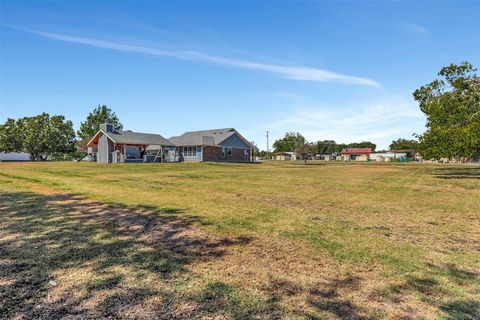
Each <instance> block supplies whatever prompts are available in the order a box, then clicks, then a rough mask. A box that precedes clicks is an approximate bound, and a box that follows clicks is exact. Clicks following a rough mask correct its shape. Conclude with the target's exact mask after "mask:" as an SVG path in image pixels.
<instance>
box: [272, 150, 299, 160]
mask: <svg viewBox="0 0 480 320" xmlns="http://www.w3.org/2000/svg"><path fill="white" fill-rule="evenodd" d="M298 158H299V155H298V154H297V153H296V152H277V153H275V155H274V159H275V160H279V161H289V160H297V159H298Z"/></svg>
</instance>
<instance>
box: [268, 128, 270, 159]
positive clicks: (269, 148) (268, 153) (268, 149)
mask: <svg viewBox="0 0 480 320" xmlns="http://www.w3.org/2000/svg"><path fill="white" fill-rule="evenodd" d="M269 156H270V145H269V144H268V131H267V158H268V157H269Z"/></svg>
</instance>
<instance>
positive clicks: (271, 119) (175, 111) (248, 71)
mask: <svg viewBox="0 0 480 320" xmlns="http://www.w3.org/2000/svg"><path fill="white" fill-rule="evenodd" d="M479 21H480V2H478V1H471V2H467V1H451V2H450V1H418V2H415V1H378V2H377V1H364V2H359V1H358V2H356V1H345V2H342V1H339V2H333V1H332V2H327V1H325V2H313V1H312V2H298V1H296V2H261V3H259V2H253V1H248V2H240V1H239V2H162V3H154V2H139V1H131V2H128V1H124V2H113V1H106V2H95V1H86V2H80V1H76V2H54V1H36V2H26V1H11V2H10V1H2V2H1V22H0V24H1V25H0V28H1V29H0V30H1V33H0V40H1V41H0V51H1V53H0V54H1V55H0V62H1V65H0V76H1V78H0V81H1V82H0V121H1V122H3V121H5V119H6V118H8V117H13V118H18V117H23V116H29V115H35V114H38V113H41V112H43V111H46V112H48V113H50V114H64V115H65V116H66V118H67V119H69V120H72V121H73V123H74V125H75V128H78V126H79V124H80V122H81V121H83V120H84V119H85V117H86V116H87V114H88V112H89V111H91V110H92V109H93V108H94V107H95V106H97V105H98V104H107V105H108V106H109V107H111V108H112V109H113V110H114V111H115V112H116V113H117V115H118V116H119V118H120V119H121V121H122V122H123V124H124V126H125V128H126V129H131V130H134V131H141V132H142V131H143V132H151V133H160V134H162V135H164V136H166V137H170V136H172V135H177V134H180V133H182V132H184V131H189V130H197V129H208V128H222V127H235V128H236V129H238V130H239V131H240V132H241V133H242V134H243V135H244V136H245V137H246V138H247V139H249V140H253V141H255V142H256V143H257V145H259V147H260V148H261V149H266V139H265V131H267V130H268V131H270V139H271V140H270V141H271V142H272V141H274V140H275V139H276V138H279V137H281V136H283V134H284V133H285V132H286V131H298V132H301V133H302V134H304V135H305V136H306V137H307V138H308V139H309V140H311V141H316V140H323V139H334V140H336V141H338V142H345V143H348V142H353V141H361V140H371V141H373V142H375V143H377V145H378V148H380V149H381V148H387V147H388V145H389V143H390V142H391V141H392V140H393V139H396V138H398V137H406V138H410V137H412V134H413V133H414V132H416V133H421V132H423V131H424V123H425V118H424V117H423V115H422V114H421V112H420V111H419V110H418V106H417V104H416V103H415V101H414V100H413V98H412V92H413V91H414V90H415V89H416V88H418V87H419V86H421V85H423V84H425V83H428V82H430V81H431V80H433V79H434V78H435V76H436V74H437V72H438V71H439V69H440V68H441V67H442V66H445V65H448V64H449V63H460V62H461V61H464V60H468V61H470V62H472V63H473V64H474V65H476V66H477V67H478V66H480V36H479V35H480V23H479Z"/></svg>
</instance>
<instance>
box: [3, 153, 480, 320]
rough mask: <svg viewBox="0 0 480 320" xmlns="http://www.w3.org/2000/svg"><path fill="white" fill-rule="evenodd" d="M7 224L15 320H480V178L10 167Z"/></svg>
mask: <svg viewBox="0 0 480 320" xmlns="http://www.w3.org/2000/svg"><path fill="white" fill-rule="evenodd" d="M0 219H1V222H0V251H1V252H0V253H1V254H0V314H6V315H7V317H13V316H25V317H57V316H59V315H61V314H62V315H63V314H69V313H73V314H74V315H75V314H77V315H82V314H83V315H88V316H91V317H127V318H130V317H147V318H149V317H150V318H151V317H158V316H159V315H160V314H161V315H162V316H163V317H166V318H169V317H180V318H191V317H200V318H201V317H210V316H217V317H220V318H231V319H246V318H288V319H290V318H299V319H303V318H319V319H323V318H358V319H363V318H398V317H406V316H411V317H413V318H445V319H472V318H475V317H476V316H478V314H480V271H479V270H480V247H479V246H480V168H479V167H478V166H460V165H457V166H447V165H417V164H373V163H369V164H341V163H332V164H320V163H315V164H311V165H307V166H305V165H303V163H300V162H299V163H296V162H289V163H287V162H285V163H264V164H219V163H217V164H216V163H196V164H190V163H184V164H163V165H160V164H115V165H102V164H93V163H62V162H58V163H2V164H0ZM51 280H53V281H55V283H56V284H55V285H50V284H49V281H51ZM1 302H4V303H1ZM2 308H3V309H2ZM69 310H70V311H69ZM72 310H73V311H72Z"/></svg>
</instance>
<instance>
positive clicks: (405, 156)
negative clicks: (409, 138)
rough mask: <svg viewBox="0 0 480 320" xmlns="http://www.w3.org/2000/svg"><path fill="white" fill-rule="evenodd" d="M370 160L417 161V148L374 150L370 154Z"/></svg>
mask: <svg viewBox="0 0 480 320" xmlns="http://www.w3.org/2000/svg"><path fill="white" fill-rule="evenodd" d="M370 160H372V161H377V162H388V161H416V160H417V152H416V150H413V149H409V150H387V151H380V152H373V153H371V154H370Z"/></svg>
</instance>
